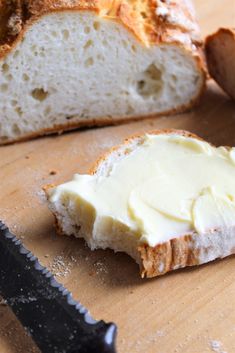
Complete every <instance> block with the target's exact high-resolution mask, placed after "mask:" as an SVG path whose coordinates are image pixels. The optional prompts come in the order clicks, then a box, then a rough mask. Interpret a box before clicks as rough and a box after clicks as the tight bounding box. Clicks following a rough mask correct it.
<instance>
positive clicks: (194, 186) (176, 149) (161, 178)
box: [46, 130, 235, 277]
mask: <svg viewBox="0 0 235 353" xmlns="http://www.w3.org/2000/svg"><path fill="white" fill-rule="evenodd" d="M234 180H235V149H234V148H231V149H228V148H225V147H220V148H216V147H213V146H211V145H210V144H209V143H207V142H205V141H203V140H201V139H199V138H198V137H196V136H195V135H192V134H190V133H188V132H185V131H177V130H168V131H156V132H151V133H149V134H144V135H141V136H135V137H131V138H129V139H128V140H126V141H125V142H124V143H123V144H122V145H120V146H118V147H116V148H114V149H112V150H111V151H110V152H109V153H108V154H107V155H105V156H104V157H102V158H101V159H100V160H99V161H98V162H97V164H96V165H95V167H94V168H93V169H92V171H91V173H90V174H89V175H79V174H77V175H75V176H74V179H73V180H72V181H71V182H68V183H65V184H62V185H59V186H47V187H46V194H47V198H48V203H49V208H50V209H51V211H52V212H53V214H54V215H55V219H56V224H57V229H58V231H59V232H60V233H62V234H66V235H73V236H75V237H79V238H80V237H81V238H84V239H85V240H86V242H87V244H88V245H89V247H90V248H91V249H92V250H93V249H96V248H102V249H105V248H111V249H113V250H114V251H123V252H126V253H127V254H129V255H130V256H132V257H133V258H134V259H135V260H136V262H137V263H138V264H139V265H140V268H141V275H142V277H145V276H146V277H154V276H158V275H162V274H164V273H166V272H168V271H170V270H174V269H178V268H182V267H185V266H193V265H199V264H203V263H206V262H209V261H212V260H214V259H216V258H222V257H225V256H228V255H230V254H232V253H234V252H235V182H234Z"/></svg>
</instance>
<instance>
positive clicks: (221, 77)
mask: <svg viewBox="0 0 235 353" xmlns="http://www.w3.org/2000/svg"><path fill="white" fill-rule="evenodd" d="M205 52H206V58H207V64H208V69H209V73H210V75H211V77H212V78H213V79H214V80H215V81H216V82H217V83H218V84H219V85H220V86H221V87H222V88H223V90H224V91H225V92H226V93H227V94H228V95H229V96H230V97H231V98H233V99H234V100H235V82H234V79H235V64H234V62H235V29H232V28H220V29H218V31H217V32H215V33H213V34H212V35H210V36H208V37H207V38H206V41H205Z"/></svg>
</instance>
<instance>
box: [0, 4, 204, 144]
mask: <svg viewBox="0 0 235 353" xmlns="http://www.w3.org/2000/svg"><path fill="white" fill-rule="evenodd" d="M204 84H205V73H204V64H203V61H202V59H201V41H200V36H199V29H198V25H197V22H196V20H195V16H194V11H193V8H192V6H191V5H190V1H189V0H180V1H177V2H173V1H171V2H168V1H167V2H166V1H160V0H159V1H154V2H152V1H150V0H144V1H142V0H141V1H140V0H133V1H126V0H118V1H103V0H97V1H91V0H86V1H80V0H73V1H72V0H71V1H70V0H50V1H49V0H41V1H35V0H29V1H6V0H2V1H0V112H1V116H0V144H1V143H2V144H3V143H9V142H12V141H17V140H22V139H26V138H29V137H33V136H37V135H40V134H45V133H49V132H56V131H59V132H61V131H63V130H67V129H72V128H76V127H81V126H92V125H105V124H114V123H117V122H120V121H125V120H128V119H137V118H140V117H146V116H151V115H156V114H168V113H173V112H177V111H183V110H185V109H186V108H189V107H191V106H192V105H193V104H194V103H195V102H196V101H197V99H198V97H199V95H200V94H201V92H202V88H203V87H204Z"/></svg>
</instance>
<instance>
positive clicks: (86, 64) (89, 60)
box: [85, 57, 94, 67]
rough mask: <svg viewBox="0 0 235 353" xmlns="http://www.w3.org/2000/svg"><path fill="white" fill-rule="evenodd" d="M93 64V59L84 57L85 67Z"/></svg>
mask: <svg viewBox="0 0 235 353" xmlns="http://www.w3.org/2000/svg"><path fill="white" fill-rule="evenodd" d="M93 64H94V60H93V58H91V57H90V58H88V59H86V61H85V67H89V66H92V65H93Z"/></svg>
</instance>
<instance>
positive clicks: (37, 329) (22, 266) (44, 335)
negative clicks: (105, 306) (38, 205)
mask: <svg viewBox="0 0 235 353" xmlns="http://www.w3.org/2000/svg"><path fill="white" fill-rule="evenodd" d="M0 295H1V296H2V297H3V298H4V299H5V300H6V302H7V304H8V305H9V306H10V307H11V309H12V311H13V312H14V313H15V315H16V317H17V318H18V319H19V320H20V321H21V323H22V324H23V326H24V327H25V329H26V330H27V331H28V333H29V334H30V335H31V337H32V338H33V340H34V341H35V343H36V344H37V346H38V347H39V349H40V350H41V351H42V352H43V353H115V352H116V348H115V338H116V331H117V328H116V325H115V324H113V323H108V324H107V323H105V322H104V321H102V320H101V321H96V320H94V319H93V318H92V317H91V315H90V314H89V312H88V311H87V309H86V308H85V307H84V306H82V305H81V304H80V303H79V302H77V301H75V300H74V299H73V297H72V294H71V293H70V292H69V291H68V290H67V289H66V288H65V287H64V286H63V285H62V284H60V283H58V282H57V281H56V279H55V278H54V276H53V275H52V273H51V272H50V271H49V270H48V269H47V268H46V267H43V266H42V265H41V264H40V263H39V261H38V259H37V258H36V257H35V256H34V255H33V254H32V253H31V252H30V251H29V250H27V249H26V248H25V247H24V246H23V244H22V243H21V241H20V240H19V239H17V238H16V236H15V235H13V234H12V233H11V232H10V231H9V229H8V228H7V227H6V226H5V225H4V224H3V223H2V222H1V221H0Z"/></svg>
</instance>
